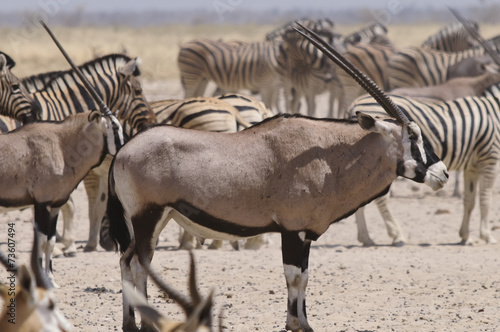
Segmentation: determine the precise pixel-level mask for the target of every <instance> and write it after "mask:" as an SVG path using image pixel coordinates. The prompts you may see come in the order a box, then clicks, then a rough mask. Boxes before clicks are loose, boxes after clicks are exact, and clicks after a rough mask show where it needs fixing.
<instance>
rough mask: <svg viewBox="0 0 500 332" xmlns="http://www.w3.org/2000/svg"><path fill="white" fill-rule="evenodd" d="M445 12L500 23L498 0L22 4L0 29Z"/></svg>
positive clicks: (27, 0) (1, 20)
mask: <svg viewBox="0 0 500 332" xmlns="http://www.w3.org/2000/svg"><path fill="white" fill-rule="evenodd" d="M447 6H453V7H455V8H458V9H460V10H461V11H462V12H463V13H464V14H465V15H466V16H467V17H470V18H472V19H475V20H477V21H480V22H483V23H496V22H498V21H499V20H500V1H498V0H457V1H451V0H447V1H435V0H419V1H412V0H350V1H332V0H288V1H286V2H285V1H266V0H185V1H177V0H176V1H161V2H160V1H158V0H142V1H137V0H122V1H119V0H111V1H102V0H87V1H83V0H23V1H16V2H14V1H9V2H5V3H3V4H2V9H1V11H0V26H9V27H16V26H22V25H23V24H26V22H29V21H33V20H36V21H37V19H39V18H44V19H45V20H46V21H48V22H50V23H52V24H58V25H65V26H78V25H126V26H153V25H164V24H179V23H182V24H208V23H210V24H248V23H258V24H274V23H279V22H283V21H286V20H290V19H294V18H297V17H304V16H308V17H315V16H323V17H324V16H328V17H330V18H332V19H333V20H334V21H335V22H338V23H340V24H355V23H359V22H367V21H369V20H371V21H380V22H381V23H384V24H390V23H419V22H435V21H444V22H452V21H453V20H454V19H453V17H452V16H451V15H450V13H449V12H448V10H447Z"/></svg>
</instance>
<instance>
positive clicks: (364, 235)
mask: <svg viewBox="0 0 500 332" xmlns="http://www.w3.org/2000/svg"><path fill="white" fill-rule="evenodd" d="M354 216H355V218H356V226H357V228H358V241H359V242H361V243H363V247H371V246H374V245H375V242H373V240H372V239H371V238H370V234H369V233H368V227H367V226H366V219H365V208H364V207H360V208H359V209H358V210H357V211H356V212H355V214H354Z"/></svg>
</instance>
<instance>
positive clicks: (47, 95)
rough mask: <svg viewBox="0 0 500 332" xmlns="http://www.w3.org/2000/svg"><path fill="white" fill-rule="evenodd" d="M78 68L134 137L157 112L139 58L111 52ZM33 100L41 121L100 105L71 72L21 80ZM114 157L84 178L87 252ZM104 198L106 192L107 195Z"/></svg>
mask: <svg viewBox="0 0 500 332" xmlns="http://www.w3.org/2000/svg"><path fill="white" fill-rule="evenodd" d="M79 68H80V70H81V71H82V72H83V74H84V75H85V76H86V77H87V79H88V80H89V81H90V83H91V84H92V85H93V86H94V87H95V88H96V90H97V92H98V93H99V94H100V95H101V96H102V98H103V100H104V102H105V103H106V105H108V107H109V108H110V109H111V111H112V112H113V113H114V114H116V116H117V118H118V119H119V120H120V122H122V123H123V124H127V126H124V127H126V128H128V129H129V131H128V132H126V133H125V134H126V135H127V136H132V135H133V134H134V133H135V132H137V131H139V130H142V129H143V128H145V127H146V126H148V125H149V124H152V123H154V122H155V121H156V120H155V116H154V113H153V112H152V111H151V108H150V106H149V104H148V102H147V101H146V99H145V97H144V96H143V93H142V88H141V85H140V82H139V80H138V76H139V74H140V72H139V67H138V60H136V59H135V60H134V59H131V58H130V57H128V56H126V55H122V54H110V55H107V56H103V57H101V58H98V59H94V60H92V61H89V62H87V63H85V64H83V65H81V66H79ZM22 83H23V85H24V86H25V87H26V88H27V89H28V90H30V92H31V93H32V96H33V98H34V99H35V100H36V101H38V102H39V104H40V106H41V113H40V114H41V120H43V121H47V120H62V119H65V118H66V117H68V116H69V115H71V114H75V113H81V112H89V111H91V110H93V109H97V108H98V107H97V105H96V104H95V102H94V100H93V99H92V98H91V96H90V95H89V93H88V92H87V90H86V89H85V88H84V86H83V85H82V83H81V82H80V79H79V78H77V75H76V73H75V72H74V71H73V70H67V71H59V72H48V73H43V74H38V75H34V76H31V77H27V78H24V79H22ZM110 162H111V158H107V159H106V160H105V161H103V163H102V164H101V165H100V166H99V167H97V168H94V169H92V170H91V171H90V172H89V174H88V175H87V177H85V179H84V184H85V189H86V192H87V196H88V201H89V219H90V229H89V240H88V242H87V245H86V247H85V251H92V250H95V249H96V247H97V242H98V236H99V227H100V224H101V221H102V219H103V217H104V214H105V210H106V205H105V204H106V201H105V199H104V200H103V199H102V198H103V196H102V195H99V193H101V192H104V193H106V192H107V175H108V169H109V164H110ZM104 198H105V196H104Z"/></svg>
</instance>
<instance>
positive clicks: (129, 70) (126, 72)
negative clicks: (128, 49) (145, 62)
mask: <svg viewBox="0 0 500 332" xmlns="http://www.w3.org/2000/svg"><path fill="white" fill-rule="evenodd" d="M140 64H141V59H140V58H135V59H133V60H130V61H129V62H127V63H126V64H125V65H124V66H123V67H119V68H118V69H117V71H118V72H119V73H120V74H122V75H123V76H125V77H130V76H132V75H133V76H139V75H140V74H141V72H140V70H139V65H140Z"/></svg>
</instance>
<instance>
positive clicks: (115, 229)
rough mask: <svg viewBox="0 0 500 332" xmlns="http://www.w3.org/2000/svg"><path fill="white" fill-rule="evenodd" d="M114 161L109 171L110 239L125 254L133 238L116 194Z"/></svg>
mask: <svg viewBox="0 0 500 332" xmlns="http://www.w3.org/2000/svg"><path fill="white" fill-rule="evenodd" d="M113 166H114V160H113V162H112V163H111V167H110V169H109V182H108V206H107V215H108V219H109V238H110V239H111V241H113V242H114V243H115V245H116V248H118V249H119V250H120V252H121V253H122V254H123V253H124V252H125V250H127V248H128V247H129V245H130V241H131V237H130V233H129V231H128V227H127V223H126V221H125V214H124V212H125V211H124V209H123V205H122V203H121V202H120V199H119V198H118V196H117V195H116V192H115V179H114V173H113Z"/></svg>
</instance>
